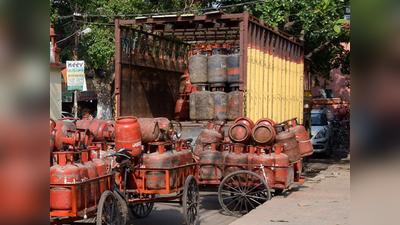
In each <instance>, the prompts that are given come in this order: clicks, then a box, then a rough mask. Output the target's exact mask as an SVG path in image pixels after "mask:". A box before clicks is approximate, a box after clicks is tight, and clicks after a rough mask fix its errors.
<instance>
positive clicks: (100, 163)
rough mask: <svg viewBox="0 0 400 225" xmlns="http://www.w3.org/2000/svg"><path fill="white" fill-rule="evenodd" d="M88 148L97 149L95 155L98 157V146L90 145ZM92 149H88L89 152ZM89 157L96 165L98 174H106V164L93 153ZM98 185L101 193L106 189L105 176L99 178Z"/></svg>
mask: <svg viewBox="0 0 400 225" xmlns="http://www.w3.org/2000/svg"><path fill="white" fill-rule="evenodd" d="M89 149H90V150H92V151H93V150H94V151H97V157H100V148H99V147H97V146H90V147H89ZM92 151H90V152H92ZM90 158H91V159H92V162H93V163H94V164H95V165H96V169H97V174H98V176H99V177H101V176H104V175H106V174H107V170H106V164H105V163H104V161H103V160H101V159H100V158H95V157H94V156H93V155H91V156H90ZM99 186H100V194H103V192H105V191H106V190H107V181H106V179H105V178H104V179H101V180H99Z"/></svg>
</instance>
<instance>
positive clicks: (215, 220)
mask: <svg viewBox="0 0 400 225" xmlns="http://www.w3.org/2000/svg"><path fill="white" fill-rule="evenodd" d="M200 200H201V205H200V211H199V215H200V218H199V220H200V224H201V225H214V224H218V225H228V224H230V223H231V222H233V221H235V220H236V219H237V218H236V217H233V216H228V215H227V214H226V213H225V212H224V211H223V210H222V209H221V206H220V205H219V202H218V195H217V192H216V191H213V190H210V189H205V188H201V189H200ZM130 218H131V220H129V221H128V223H127V225H155V224H160V225H162V224H168V225H182V224H183V215H182V207H181V206H180V205H179V204H178V203H156V204H155V205H154V209H153V211H152V212H151V213H150V215H149V216H148V217H147V218H144V219H135V218H134V217H133V216H132V215H130Z"/></svg>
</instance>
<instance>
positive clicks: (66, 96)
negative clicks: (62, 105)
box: [61, 78, 104, 102]
mask: <svg viewBox="0 0 400 225" xmlns="http://www.w3.org/2000/svg"><path fill="white" fill-rule="evenodd" d="M85 80H86V84H87V91H82V92H78V95H77V99H78V102H80V101H90V100H97V92H96V87H95V86H94V85H93V78H86V79H85ZM101 80H102V81H103V82H104V78H102V79H101ZM61 88H62V96H63V102H73V101H74V100H73V99H74V98H73V94H74V92H73V91H68V86H67V84H66V83H65V80H64V79H63V78H61Z"/></svg>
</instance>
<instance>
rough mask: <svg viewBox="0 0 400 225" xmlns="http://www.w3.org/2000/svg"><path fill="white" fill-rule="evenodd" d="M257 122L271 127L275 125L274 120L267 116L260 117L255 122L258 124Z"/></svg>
mask: <svg viewBox="0 0 400 225" xmlns="http://www.w3.org/2000/svg"><path fill="white" fill-rule="evenodd" d="M259 124H265V125H270V126H271V127H273V126H274V125H275V122H274V121H273V120H271V119H268V118H262V119H259V120H258V121H257V122H256V125H259Z"/></svg>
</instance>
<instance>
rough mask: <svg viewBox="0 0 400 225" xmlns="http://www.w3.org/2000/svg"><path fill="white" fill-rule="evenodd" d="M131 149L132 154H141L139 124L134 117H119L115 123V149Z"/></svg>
mask: <svg viewBox="0 0 400 225" xmlns="http://www.w3.org/2000/svg"><path fill="white" fill-rule="evenodd" d="M121 148H126V149H132V151H131V154H132V156H139V155H141V154H142V142H141V134H140V125H139V123H138V122H137V118H136V117H133V116H132V117H120V118H118V119H117V122H116V123H115V150H116V151H118V150H119V149H121Z"/></svg>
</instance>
